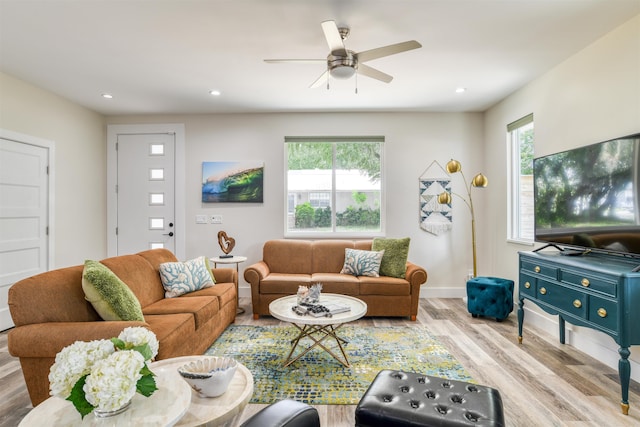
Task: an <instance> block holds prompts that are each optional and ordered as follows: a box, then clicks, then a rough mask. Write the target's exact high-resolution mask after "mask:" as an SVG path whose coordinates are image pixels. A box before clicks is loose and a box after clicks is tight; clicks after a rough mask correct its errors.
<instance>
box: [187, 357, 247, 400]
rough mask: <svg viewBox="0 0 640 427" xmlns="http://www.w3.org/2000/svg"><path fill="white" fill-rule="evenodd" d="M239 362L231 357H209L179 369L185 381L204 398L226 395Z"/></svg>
mask: <svg viewBox="0 0 640 427" xmlns="http://www.w3.org/2000/svg"><path fill="white" fill-rule="evenodd" d="M237 367H238V362H236V361H235V360H234V359H231V358H229V357H207V358H203V359H199V360H195V361H193V362H189V363H187V364H186V365H184V366H182V367H180V368H178V372H179V373H180V375H181V376H182V378H184V380H185V381H186V382H187V383H188V384H189V385H190V386H191V388H192V389H193V390H195V391H196V392H197V393H198V394H199V395H200V396H202V397H218V396H220V395H222V394H224V392H225V391H227V388H228V387H229V384H230V383H231V379H233V375H234V374H235V373H236V369H237Z"/></svg>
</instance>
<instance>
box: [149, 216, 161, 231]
mask: <svg viewBox="0 0 640 427" xmlns="http://www.w3.org/2000/svg"><path fill="white" fill-rule="evenodd" d="M149 228H150V229H151V230H164V218H149Z"/></svg>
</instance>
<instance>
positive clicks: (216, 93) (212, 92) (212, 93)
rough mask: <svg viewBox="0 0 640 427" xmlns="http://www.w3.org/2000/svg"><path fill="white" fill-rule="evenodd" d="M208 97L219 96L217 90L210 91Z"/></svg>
mask: <svg viewBox="0 0 640 427" xmlns="http://www.w3.org/2000/svg"><path fill="white" fill-rule="evenodd" d="M209 95H212V96H220V91H219V90H210V91H209Z"/></svg>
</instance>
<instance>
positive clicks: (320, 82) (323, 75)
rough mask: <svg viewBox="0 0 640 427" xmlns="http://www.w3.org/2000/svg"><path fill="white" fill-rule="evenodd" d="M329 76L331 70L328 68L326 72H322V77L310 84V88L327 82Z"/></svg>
mask: <svg viewBox="0 0 640 427" xmlns="http://www.w3.org/2000/svg"><path fill="white" fill-rule="evenodd" d="M328 78H329V71H328V70H327V71H325V72H324V73H322V74H321V75H320V77H318V78H317V79H316V81H315V82H313V83H311V86H309V88H311V89H315V88H317V87H320V86H321V85H322V84H324V83H326V82H327V79H328Z"/></svg>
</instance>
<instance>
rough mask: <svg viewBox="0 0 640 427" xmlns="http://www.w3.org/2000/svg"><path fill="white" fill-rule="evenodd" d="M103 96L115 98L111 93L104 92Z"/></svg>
mask: <svg viewBox="0 0 640 427" xmlns="http://www.w3.org/2000/svg"><path fill="white" fill-rule="evenodd" d="M102 97H103V98H106V99H111V98H113V95H111V94H110V93H103V94H102Z"/></svg>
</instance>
